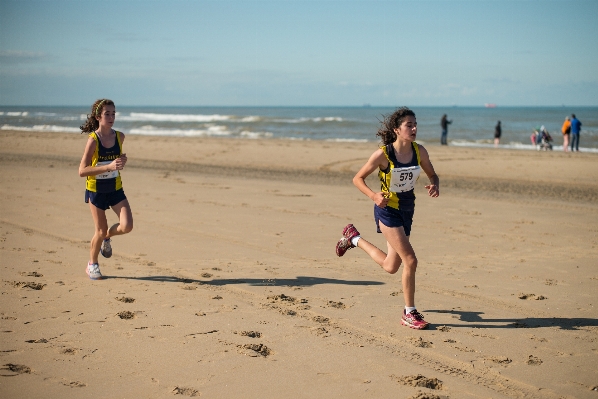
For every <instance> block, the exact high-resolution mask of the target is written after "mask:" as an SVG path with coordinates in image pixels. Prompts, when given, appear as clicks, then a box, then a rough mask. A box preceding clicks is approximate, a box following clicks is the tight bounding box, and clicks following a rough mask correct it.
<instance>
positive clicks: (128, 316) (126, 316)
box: [116, 310, 135, 320]
mask: <svg viewBox="0 0 598 399" xmlns="http://www.w3.org/2000/svg"><path fill="white" fill-rule="evenodd" d="M116 315H117V316H118V317H120V318H121V319H123V320H131V319H134V318H135V313H133V312H129V311H128V310H125V311H123V312H118V313H117V314H116Z"/></svg>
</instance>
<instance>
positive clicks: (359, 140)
mask: <svg viewBox="0 0 598 399" xmlns="http://www.w3.org/2000/svg"><path fill="white" fill-rule="evenodd" d="M325 141H332V142H334V143H367V142H369V141H370V140H367V139H344V138H336V139H326V140H325Z"/></svg>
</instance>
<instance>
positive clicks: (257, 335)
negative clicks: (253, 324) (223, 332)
mask: <svg viewBox="0 0 598 399" xmlns="http://www.w3.org/2000/svg"><path fill="white" fill-rule="evenodd" d="M235 334H239V335H242V336H244V337H249V338H260V337H261V336H262V333H261V332H259V331H240V332H238V333H235Z"/></svg>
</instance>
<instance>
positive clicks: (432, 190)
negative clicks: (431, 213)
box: [424, 184, 440, 198]
mask: <svg viewBox="0 0 598 399" xmlns="http://www.w3.org/2000/svg"><path fill="white" fill-rule="evenodd" d="M424 187H426V189H427V190H428V195H429V196H430V197H434V198H436V197H438V196H439V195H440V191H439V190H438V186H437V185H436V184H428V185H427V186H424Z"/></svg>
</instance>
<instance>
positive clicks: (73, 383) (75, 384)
mask: <svg viewBox="0 0 598 399" xmlns="http://www.w3.org/2000/svg"><path fill="white" fill-rule="evenodd" d="M62 385H64V386H66V387H70V388H83V387H86V386H87V384H86V383H84V382H81V381H71V382H63V383H62Z"/></svg>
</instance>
